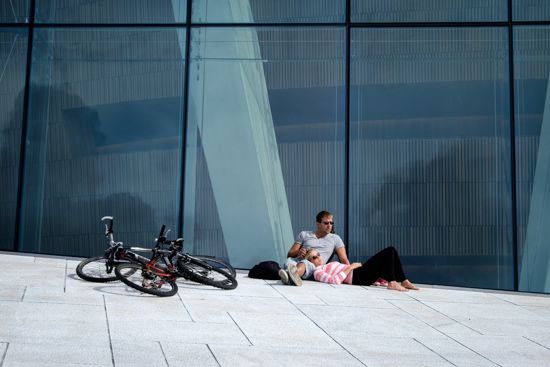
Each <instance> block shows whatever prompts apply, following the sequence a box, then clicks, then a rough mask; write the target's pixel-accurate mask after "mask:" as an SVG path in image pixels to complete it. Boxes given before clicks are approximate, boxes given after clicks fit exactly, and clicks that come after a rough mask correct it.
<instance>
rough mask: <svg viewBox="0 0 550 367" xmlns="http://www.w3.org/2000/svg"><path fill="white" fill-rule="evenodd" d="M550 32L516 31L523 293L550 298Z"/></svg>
mask: <svg viewBox="0 0 550 367" xmlns="http://www.w3.org/2000/svg"><path fill="white" fill-rule="evenodd" d="M549 55H550V27H548V26H544V27H542V26H541V27H515V28H514V78H515V80H514V98H515V105H514V107H515V109H514V111H515V113H516V118H515V122H516V129H515V131H516V186H517V190H516V192H517V194H516V197H517V231H518V264H519V274H518V275H519V290H521V291H530V292H546V293H548V292H550V284H548V282H547V281H546V279H548V274H549V273H550V266H549V263H548V259H549V258H550V247H549V246H548V238H550V232H549V229H550V225H549V224H548V223H549V221H550V212H548V208H550V201H549V200H550V198H549V197H548V192H550V191H549V184H550V181H549V179H548V177H549V171H548V169H549V167H550V93H549V87H550V84H549V78H548V75H549V74H550V56H549Z"/></svg>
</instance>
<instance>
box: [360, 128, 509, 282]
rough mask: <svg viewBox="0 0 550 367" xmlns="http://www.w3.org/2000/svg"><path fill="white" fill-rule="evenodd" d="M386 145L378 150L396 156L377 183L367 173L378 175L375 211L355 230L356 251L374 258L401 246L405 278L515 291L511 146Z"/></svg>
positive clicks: (474, 142) (371, 188)
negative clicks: (508, 159) (508, 161)
mask: <svg viewBox="0 0 550 367" xmlns="http://www.w3.org/2000/svg"><path fill="white" fill-rule="evenodd" d="M374 143H376V144H378V145H380V144H381V142H380V141H376V142H374ZM383 144H384V143H382V145H383ZM386 144H387V146H386V147H381V148H380V149H382V151H385V152H389V153H390V154H388V155H387V157H389V158H386V159H388V161H387V162H386V164H384V165H383V168H382V169H381V170H379V174H378V178H377V177H376V176H377V175H376V170H375V169H374V168H373V167H375V166H373V167H368V166H367V167H363V168H362V169H363V170H364V171H365V172H369V173H375V174H374V175H373V176H372V180H371V183H370V184H368V185H367V187H366V188H364V190H365V191H363V195H364V196H365V197H366V198H367V201H368V200H369V199H368V197H371V199H370V202H371V203H372V205H368V204H367V205H365V206H364V207H363V208H364V210H363V214H362V218H363V219H359V221H358V223H360V225H361V226H362V227H363V226H364V227H363V228H359V229H358V231H357V233H358V235H357V236H356V238H357V239H356V243H357V247H358V249H357V252H358V253H361V254H363V255H362V256H364V257H369V256H372V254H374V253H376V252H377V251H380V250H381V249H383V248H385V247H388V246H395V247H396V248H397V250H398V251H399V253H400V256H401V257H402V259H403V260H404V261H403V265H404V267H405V269H406V270H407V274H408V275H409V277H411V278H412V279H414V280H415V281H418V282H423V283H434V282H435V283H437V284H448V285H463V286H478V287H491V288H510V289H511V288H513V254H512V241H511V223H510V203H509V200H510V185H509V182H507V179H508V178H507V177H506V173H507V172H506V169H505V167H507V166H508V165H507V164H506V163H503V161H505V160H506V159H504V158H503V157H506V156H507V155H506V154H505V153H506V141H505V140H504V139H495V138H485V137H471V138H448V139H427V140H421V139H414V140H399V141H388V142H387V143H386ZM392 150H394V151H395V152H396V154H391V151H392ZM378 155H379V154H378ZM376 166H380V162H376ZM388 171H389V173H388V174H386V172H388ZM373 181H374V182H373ZM375 181H378V182H375ZM361 244H367V245H366V246H365V245H361ZM365 247H366V249H365ZM368 253H370V254H368ZM367 254H368V255H367ZM436 279H437V280H436Z"/></svg>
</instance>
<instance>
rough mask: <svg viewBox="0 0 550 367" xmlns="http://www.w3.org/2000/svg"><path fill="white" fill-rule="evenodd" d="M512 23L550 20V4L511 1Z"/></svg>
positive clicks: (525, 0) (539, 0) (523, 0)
mask: <svg viewBox="0 0 550 367" xmlns="http://www.w3.org/2000/svg"><path fill="white" fill-rule="evenodd" d="M512 19H513V20H514V21H548V20H550V2H548V1H544V0H542V1H541V0H512Z"/></svg>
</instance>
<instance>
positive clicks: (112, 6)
mask: <svg viewBox="0 0 550 367" xmlns="http://www.w3.org/2000/svg"><path fill="white" fill-rule="evenodd" d="M186 14H187V0H78V1H75V0H67V1H51V0H36V12H35V21H36V22H37V23H72V24H77V23H108V24H113V23H121V24H128V23H154V24H159V23H184V22H185V21H186V17H187V15H186Z"/></svg>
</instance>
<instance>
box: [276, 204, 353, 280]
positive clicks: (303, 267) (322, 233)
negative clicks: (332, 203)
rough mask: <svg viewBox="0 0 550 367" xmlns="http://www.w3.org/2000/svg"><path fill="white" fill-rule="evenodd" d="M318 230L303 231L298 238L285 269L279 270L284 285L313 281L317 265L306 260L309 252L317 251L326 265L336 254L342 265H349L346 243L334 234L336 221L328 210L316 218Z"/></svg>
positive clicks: (291, 249) (289, 254)
mask: <svg viewBox="0 0 550 367" xmlns="http://www.w3.org/2000/svg"><path fill="white" fill-rule="evenodd" d="M316 224H317V230H316V231H303V232H300V234H299V235H298V237H296V242H295V243H294V245H292V247H291V248H290V250H289V251H288V254H287V257H288V258H287V259H286V261H285V263H284V266H283V269H281V270H279V276H280V277H281V281H282V282H283V283H284V284H290V285H296V286H301V285H302V279H313V270H314V269H315V265H313V264H312V263H311V262H310V261H308V260H305V259H304V257H305V255H306V252H307V250H309V249H310V248H312V249H315V250H316V251H317V252H318V253H319V254H320V255H321V259H322V260H323V264H326V263H327V262H328V261H329V260H330V258H331V257H332V255H333V254H334V253H336V255H337V256H338V260H339V261H340V262H341V263H342V264H347V265H349V260H348V256H347V254H346V248H345V246H344V242H342V239H341V238H340V236H338V235H337V234H334V233H333V232H334V231H333V226H334V221H333V217H332V214H330V213H329V212H327V211H326V210H323V211H321V212H320V213H319V214H317V217H316Z"/></svg>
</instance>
